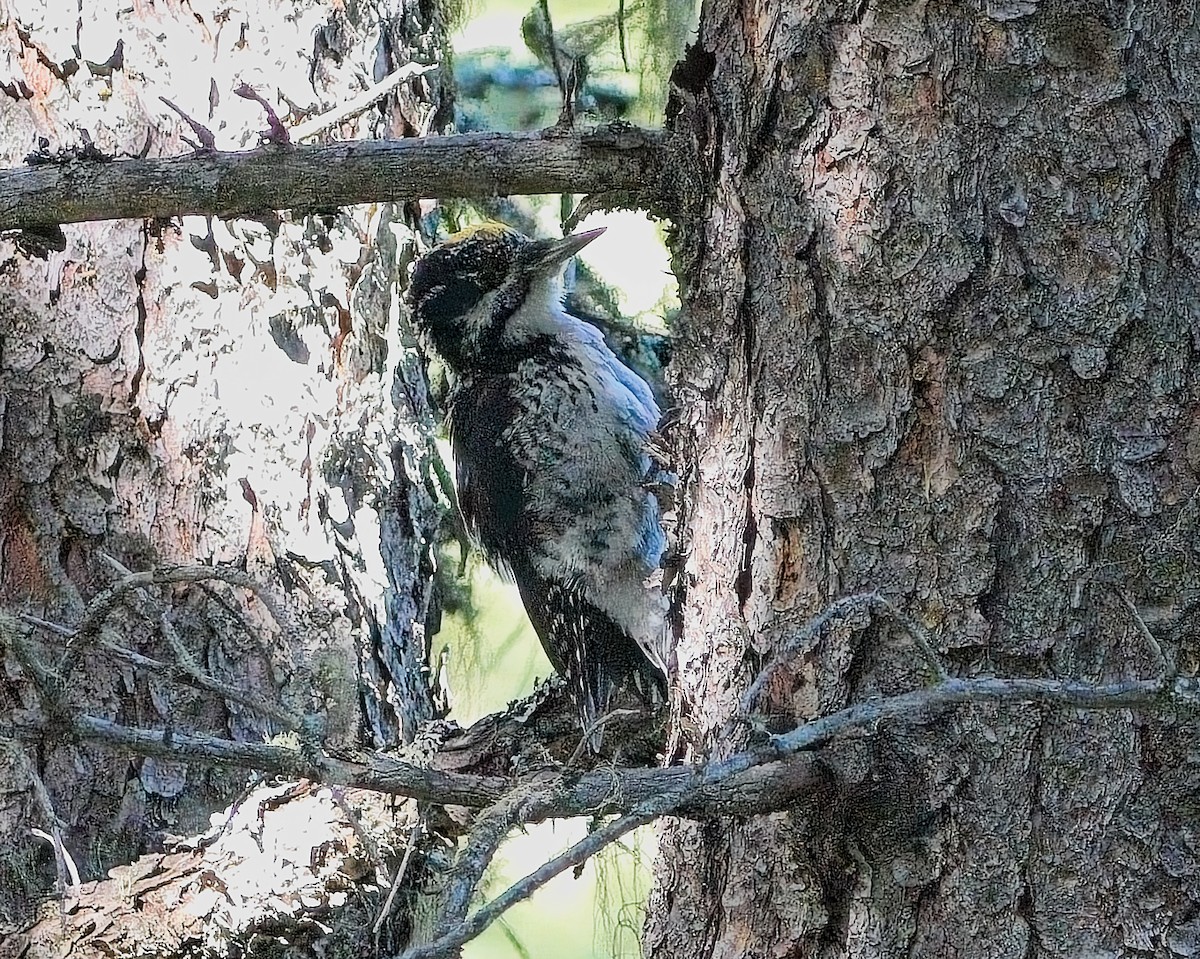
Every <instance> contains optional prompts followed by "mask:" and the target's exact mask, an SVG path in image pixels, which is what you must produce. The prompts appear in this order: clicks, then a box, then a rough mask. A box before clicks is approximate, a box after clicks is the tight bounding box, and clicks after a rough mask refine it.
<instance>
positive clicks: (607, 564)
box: [408, 224, 669, 749]
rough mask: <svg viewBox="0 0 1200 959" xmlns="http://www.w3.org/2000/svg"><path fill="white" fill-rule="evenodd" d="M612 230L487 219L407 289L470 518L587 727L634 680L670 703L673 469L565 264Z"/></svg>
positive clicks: (650, 407) (650, 402)
mask: <svg viewBox="0 0 1200 959" xmlns="http://www.w3.org/2000/svg"><path fill="white" fill-rule="evenodd" d="M602 232H603V230H593V231H591V232H588V233H580V234H578V235H575V236H569V237H567V238H566V239H563V240H531V239H529V238H528V237H526V236H524V235H523V234H521V233H518V232H516V231H515V230H511V229H508V228H507V227H503V226H500V225H499V224H487V225H485V226H482V227H475V228H473V229H470V230H466V231H463V232H461V233H457V234H455V235H454V236H452V237H450V239H449V240H447V241H446V242H445V243H444V244H442V245H441V246H439V247H437V248H435V249H434V250H432V251H431V252H430V253H428V254H427V255H426V256H425V257H423V258H422V259H421V260H420V262H418V264H417V266H416V269H415V270H414V272H413V276H412V283H411V286H410V288H409V294H408V296H409V303H410V305H411V307H412V309H413V314H414V317H415V320H416V324H417V326H418V328H419V329H420V330H421V331H422V332H423V333H424V334H425V335H426V336H427V337H428V339H429V340H430V341H431V342H432V345H433V347H434V348H435V349H436V351H437V352H438V353H439V354H440V355H441V357H442V359H443V360H444V361H445V363H446V365H447V366H448V367H449V372H450V380H451V385H450V392H449V396H448V399H447V418H448V423H449V429H450V436H451V442H452V445H453V448H454V456H455V462H456V467H457V478H458V497H459V504H460V508H461V510H462V513H463V516H464V518H465V520H466V521H467V524H468V527H469V528H470V529H471V531H472V533H473V534H474V536H475V537H476V538H477V539H478V541H479V542H480V544H481V545H482V547H483V549H484V552H485V554H486V556H487V557H488V559H489V561H490V562H491V563H492V564H493V565H496V566H500V567H506V568H507V569H508V570H510V571H511V573H512V576H513V578H514V579H515V580H516V583H517V587H518V589H519V590H520V594H521V599H522V600H523V602H524V604H525V609H526V612H527V613H528V614H529V619H530V621H531V622H532V624H533V627H534V629H535V630H536V631H537V634H538V636H539V637H540V639H541V641H542V645H543V647H544V648H545V650H546V654H547V656H548V657H549V659H550V662H551V664H552V665H553V666H554V668H555V669H556V670H557V671H558V672H560V673H562V674H563V675H564V676H566V678H567V680H568V682H569V684H570V687H571V691H572V695H573V697H574V699H575V701H576V704H577V705H578V707H579V710H580V714H581V717H582V719H583V723H584V728H585V729H589V728H592V727H593V726H594V724H595V722H596V720H597V719H598V718H599V717H601V716H603V714H604V713H605V711H606V709H607V708H608V706H609V703H610V701H611V699H612V696H613V693H614V692H615V691H616V690H617V689H619V688H621V687H623V686H625V687H632V688H634V689H636V690H638V691H639V692H640V693H641V695H642V697H643V698H644V699H645V700H647V701H648V702H657V701H661V699H662V698H663V696H664V694H665V683H666V672H667V665H666V664H667V661H668V658H669V643H668V640H667V635H668V634H667V624H666V612H667V601H666V598H665V596H664V595H663V592H662V590H661V588H658V586H656V585H655V581H656V580H658V579H659V578H660V576H661V569H660V567H661V564H662V560H663V553H664V551H665V549H666V537H665V535H664V533H663V527H662V518H661V513H660V507H659V503H658V501H657V499H656V498H655V495H654V494H653V492H652V489H653V488H654V487H655V486H660V485H661V484H662V483H663V482H664V480H667V479H668V478H669V477H668V474H665V473H664V472H663V471H662V470H661V469H660V468H659V467H658V466H657V465H656V464H655V463H654V462H653V461H652V460H651V457H650V456H649V454H648V452H647V439H648V437H649V434H650V433H651V432H652V431H653V430H654V428H655V427H656V426H657V424H658V419H659V410H658V405H657V404H656V403H655V400H654V396H653V394H652V393H651V391H650V387H649V386H648V385H647V384H646V382H645V381H644V380H643V379H642V378H641V377H640V376H638V375H637V374H636V373H635V372H633V371H632V370H631V369H629V368H628V367H627V366H626V365H625V364H623V363H622V362H621V361H620V360H619V359H618V358H617V357H616V355H615V354H614V353H613V352H612V351H611V350H610V349H609V348H608V346H607V345H605V342H604V339H603V337H602V336H601V334H600V331H599V330H597V329H596V328H595V327H594V326H592V325H591V324H589V323H587V322H585V321H583V320H581V319H579V318H578V317H575V316H573V315H571V314H570V313H567V312H566V311H565V310H564V309H563V306H562V297H563V291H562V285H561V281H560V274H561V273H562V268H563V265H564V264H565V263H566V262H567V260H569V259H570V258H571V257H572V256H574V255H575V254H576V253H577V252H578V251H579V250H580V249H582V248H583V247H584V246H585V245H586V244H588V243H590V242H591V241H592V240H594V239H595V238H596V237H597V236H599V235H600V234H601V233H602ZM600 733H601V730H600V729H599V728H595V729H593V732H592V734H591V735H590V737H589V741H590V744H591V746H592V748H593V749H598V748H599V745H600Z"/></svg>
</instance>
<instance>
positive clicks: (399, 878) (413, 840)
mask: <svg viewBox="0 0 1200 959" xmlns="http://www.w3.org/2000/svg"><path fill="white" fill-rule="evenodd" d="M424 818H425V817H424V815H423V814H421V813H420V812H418V814H417V821H416V822H414V823H413V826H412V829H411V830H410V831H409V833H408V844H407V845H406V846H405V847H404V857H403V858H402V859H401V860H400V866H399V868H397V870H396V878H395V879H393V880H392V885H391V888H390V889H388V894H387V899H385V900H384V901H383V908H381V909H380V910H379V915H378V916H376V917H375V924H374V925H373V926H372V927H371V934H372V935H373V936H374V937H375V951H376V952H378V951H379V933H380V931H381V930H382V929H383V924H384V922H386V921H387V917H388V916H389V915H391V912H392V907H393V905H394V904H395V902H396V893H398V892H399V891H400V884H401V883H402V882H404V875H405V873H407V872H408V863H409V861H410V860H411V859H412V855H413V852H414V851H415V850H416V848H417V840H418V839H420V838H421V827H422V826H423V825H424Z"/></svg>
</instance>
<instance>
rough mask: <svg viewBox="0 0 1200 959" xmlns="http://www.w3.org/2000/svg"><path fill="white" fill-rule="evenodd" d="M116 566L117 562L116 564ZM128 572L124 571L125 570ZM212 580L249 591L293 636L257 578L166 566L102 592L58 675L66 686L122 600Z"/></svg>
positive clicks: (69, 646) (231, 570) (286, 618)
mask: <svg viewBox="0 0 1200 959" xmlns="http://www.w3.org/2000/svg"><path fill="white" fill-rule="evenodd" d="M112 562H113V563H115V562H116V561H115V560H112ZM122 568H124V567H122ZM212 580H217V581H219V582H223V583H228V584H229V585H231V586H238V587H241V588H243V589H248V590H250V592H252V593H253V594H254V595H255V597H257V598H258V600H259V602H261V603H262V604H263V606H265V607H266V609H267V612H268V613H270V614H271V617H272V618H273V619H274V620H275V622H276V623H278V624H279V626H280V628H281V629H283V630H284V631H285V632H291V631H292V630H291V618H290V617H289V616H288V615H287V613H286V611H285V610H284V609H283V607H282V606H280V605H279V603H278V602H277V601H276V600H275V598H274V597H273V596H272V595H271V594H270V593H269V592H268V591H267V589H266V587H264V586H263V585H262V584H261V583H259V582H258V581H257V580H255V579H254V577H252V576H249V575H247V574H246V573H244V572H242V571H241V570H239V569H234V568H232V567H229V566H162V567H158V568H156V569H152V570H148V571H146V572H144V573H129V574H128V575H126V576H125V578H124V579H122V580H121V581H120V582H118V583H114V584H113V585H112V586H110V587H108V589H105V590H103V591H102V592H100V593H99V594H98V595H97V596H96V597H95V598H94V599H93V600H92V601H91V602H90V603H89V604H88V607H87V609H86V610H85V611H84V614H83V619H82V620H81V621H80V623H79V627H78V628H77V629H76V631H75V636H74V637H73V638H72V639H71V641H70V642H69V643H68V644H67V651H66V653H65V654H64V655H63V657H62V659H61V661H60V662H59V666H58V674H59V677H60V680H61V681H62V682H66V681H67V680H68V679H69V678H70V675H71V673H72V672H74V670H75V667H76V666H78V664H79V660H80V657H82V655H83V653H84V651H85V650H86V649H88V648H89V647H90V646H91V645H92V643H93V642H95V641H96V639H97V638H98V636H99V633H100V629H101V627H102V626H103V625H104V623H105V621H106V620H107V619H108V617H109V616H111V615H112V612H113V610H114V609H116V607H117V604H118V603H120V602H121V600H122V598H123V597H124V596H125V595H126V594H127V593H130V592H133V591H134V590H141V589H144V588H145V587H147V586H159V585H165V584H168V583H203V582H209V581H212Z"/></svg>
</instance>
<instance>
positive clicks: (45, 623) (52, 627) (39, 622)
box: [17, 613, 75, 639]
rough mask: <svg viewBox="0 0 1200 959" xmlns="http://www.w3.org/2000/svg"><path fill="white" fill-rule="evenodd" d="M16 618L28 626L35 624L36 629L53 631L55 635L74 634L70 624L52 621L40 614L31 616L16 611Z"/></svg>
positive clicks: (70, 635)
mask: <svg viewBox="0 0 1200 959" xmlns="http://www.w3.org/2000/svg"><path fill="white" fill-rule="evenodd" d="M17 619H20V620H22V621H24V622H26V623H29V625H30V626H36V627H37V628H38V629H44V630H45V631H46V632H48V633H54V634H55V635H56V636H65V637H66V638H68V639H69V638H70V637H72V636H74V635H75V630H73V629H72V628H71V627H70V626H63V625H62V624H61V623H52V622H50V620H48V619H42V618H41V617H40V616H32V615H30V614H29V613H17Z"/></svg>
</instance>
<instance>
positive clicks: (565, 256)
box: [536, 227, 606, 270]
mask: <svg viewBox="0 0 1200 959" xmlns="http://www.w3.org/2000/svg"><path fill="white" fill-rule="evenodd" d="M605 229H606V228H605V227H600V228H599V229H597V230H588V231H587V232H586V233H576V234H574V235H572V236H566V237H563V238H562V239H561V240H541V241H539V243H538V246H539V249H538V251H537V253H536V258H537V259H536V262H537V265H538V268H539V269H540V270H555V269H558V267H560V266H562V264H564V263H566V262H567V260H569V259H571V257H573V256H574V255H575V254H576V253H578V252H579V251H580V250H582V249H583V248H584V247H585V246H587V245H588V244H589V243H591V242H592V240H594V239H596V237H598V236H599V235H600V234H601V233H603V232H604V230H605Z"/></svg>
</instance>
